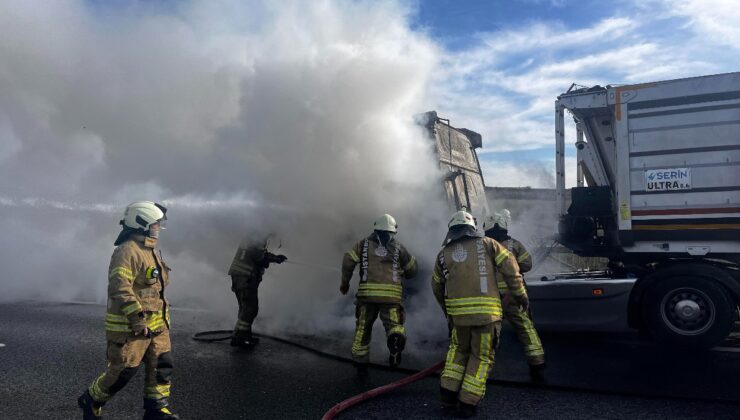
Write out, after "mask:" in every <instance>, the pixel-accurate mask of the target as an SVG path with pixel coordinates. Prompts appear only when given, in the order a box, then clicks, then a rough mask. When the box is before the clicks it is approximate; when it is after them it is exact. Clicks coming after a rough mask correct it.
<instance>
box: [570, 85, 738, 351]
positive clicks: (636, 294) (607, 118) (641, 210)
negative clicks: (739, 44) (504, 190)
mask: <svg viewBox="0 0 740 420" xmlns="http://www.w3.org/2000/svg"><path fill="white" fill-rule="evenodd" d="M566 112H568V113H570V115H572V117H573V126H575V132H576V133H575V134H576V136H575V137H576V138H575V147H576V154H577V159H576V161H577V165H578V167H577V180H576V185H577V186H576V187H575V188H573V190H572V202H571V204H570V205H569V206H568V207H567V208H566V204H565V192H566V188H565V127H566V124H565V115H566ZM555 122H556V124H555V141H556V194H557V211H558V214H559V229H558V230H559V241H560V242H561V243H562V244H563V245H565V246H566V247H568V248H570V249H572V250H573V251H574V252H576V253H577V254H579V255H582V256H592V257H605V258H608V259H609V273H610V275H611V276H613V277H614V278H625V277H634V278H636V279H637V280H636V281H635V285H634V287H633V288H632V290H631V293H630V297H629V304H628V308H627V310H628V319H629V323H630V325H631V326H632V327H635V328H639V329H644V330H647V331H649V332H650V333H651V334H652V335H653V336H655V337H656V338H657V339H658V340H660V341H661V342H667V343H671V344H674V345H680V346H687V347H701V348H707V347H711V346H714V345H716V344H717V343H719V342H720V341H721V340H722V339H724V338H725V337H726V336H727V335H728V333H729V332H730V330H731V329H732V327H733V325H734V322H735V320H736V317H737V312H738V311H737V305H738V302H740V73H727V74H719V75H711V76H703V77H694V78H687V79H678V80H668V81H660V82H651V83H643V84H636V85H623V86H606V87H601V86H594V87H589V88H586V87H578V86H576V85H573V86H571V88H570V89H569V90H568V91H567V92H565V93H563V94H562V95H560V96H559V97H558V98H557V100H556V102H555Z"/></svg>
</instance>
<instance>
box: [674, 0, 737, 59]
mask: <svg viewBox="0 0 740 420" xmlns="http://www.w3.org/2000/svg"><path fill="white" fill-rule="evenodd" d="M661 3H663V5H664V7H665V8H666V10H667V11H668V13H669V14H672V15H674V16H679V17H683V18H685V19H687V21H688V26H689V27H690V28H691V29H692V30H693V31H694V32H696V34H697V35H698V36H701V37H702V41H703V42H704V43H707V44H719V45H723V46H727V47H730V48H733V49H740V24H738V23H740V7H738V6H739V5H738V2H737V1H736V0H661Z"/></svg>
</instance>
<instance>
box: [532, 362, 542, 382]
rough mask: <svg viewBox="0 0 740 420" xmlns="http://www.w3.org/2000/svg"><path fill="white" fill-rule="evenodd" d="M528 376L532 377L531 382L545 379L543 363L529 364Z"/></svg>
mask: <svg viewBox="0 0 740 420" xmlns="http://www.w3.org/2000/svg"><path fill="white" fill-rule="evenodd" d="M529 377H530V378H532V381H533V382H544V381H545V364H544V363H541V364H539V365H529Z"/></svg>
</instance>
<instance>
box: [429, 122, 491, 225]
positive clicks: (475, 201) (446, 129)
mask: <svg viewBox="0 0 740 420" xmlns="http://www.w3.org/2000/svg"><path fill="white" fill-rule="evenodd" d="M416 121H417V123H418V124H419V125H420V126H422V127H423V128H424V130H425V132H426V133H427V135H428V137H429V139H430V140H431V141H432V142H433V144H434V148H435V152H436V155H437V157H438V159H439V167H440V169H441V170H442V171H443V173H444V175H443V184H444V193H445V198H446V201H447V203H448V205H449V207H450V210H452V211H455V210H462V209H464V210H467V211H468V212H470V213H471V214H473V215H474V216H476V217H482V216H485V215H487V214H489V210H488V200H487V199H486V185H485V182H484V181H483V173H482V171H481V167H480V162H479V161H478V155H477V154H476V149H479V148H481V147H483V139H482V136H481V135H480V134H478V133H476V132H475V131H472V130H468V129H467V128H455V127H452V126H451V125H450V120H448V119H444V118H440V117H439V116H437V112H436V111H430V112H425V113H423V114H420V115H417V117H416Z"/></svg>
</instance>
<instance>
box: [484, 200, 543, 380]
mask: <svg viewBox="0 0 740 420" xmlns="http://www.w3.org/2000/svg"><path fill="white" fill-rule="evenodd" d="M510 220H511V214H510V213H509V211H508V210H504V211H503V212H501V213H494V214H493V215H491V216H488V217H486V219H485V220H484V222H483V230H485V232H486V236H488V237H489V238H492V239H494V240H496V241H497V242H499V243H500V244H501V245H503V246H504V247H505V248H506V249H507V250H509V252H511V253H512V254H513V255H514V258H516V261H517V263H518V264H519V270H520V272H521V273H522V274H524V273H526V272H527V271H529V270H531V269H532V257H531V256H530V255H529V252H527V250H526V248H524V245H523V244H522V243H521V242H519V241H517V240H516V239H514V238H512V237H510V236H509V230H508V229H509V221H510ZM525 287H526V284H525ZM498 288H499V292H501V295H502V296H504V299H503V307H504V318H505V319H506V320H508V321H509V323H510V324H511V326H513V327H514V330H515V331H516V336H517V338H518V339H519V342H520V343H522V347H523V349H524V356H525V357H526V359H527V364H528V365H529V373H530V375H531V376H532V378H534V379H537V380H542V379H543V373H544V369H545V351H544V350H543V348H542V342H541V341H540V337H539V335H538V334H537V330H536V329H535V327H534V323H533V322H532V316H531V312H530V311H523V310H522V309H521V308H520V307H519V305H516V304H512V303H513V302H512V299H511V298H510V296H509V295H510V293H509V289H508V286H507V285H506V283H505V282H503V281H499V282H498Z"/></svg>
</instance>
